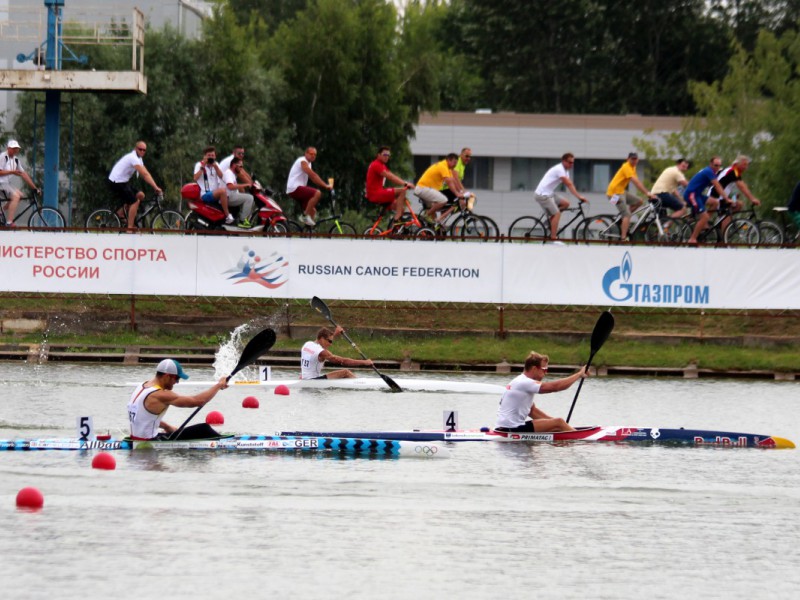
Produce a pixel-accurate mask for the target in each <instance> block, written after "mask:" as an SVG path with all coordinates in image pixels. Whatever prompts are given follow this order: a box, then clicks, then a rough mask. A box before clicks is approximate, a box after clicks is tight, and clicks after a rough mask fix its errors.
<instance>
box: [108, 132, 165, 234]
mask: <svg viewBox="0 0 800 600" xmlns="http://www.w3.org/2000/svg"><path fill="white" fill-rule="evenodd" d="M145 152H147V144H145V143H144V142H143V141H142V140H139V141H138V142H136V143H135V144H134V145H133V150H131V151H130V152H129V153H128V154H126V155H125V156H123V157H122V158H120V159H119V160H118V161H117V162H116V164H115V165H114V168H112V169H111V173H109V175H108V185H109V187H110V188H111V192H112V193H113V194H114V196H115V197H116V198H117V199H118V200H119V201H120V202H121V203H122V209H123V210H126V211H127V215H126V216H127V218H128V231H132V230H133V229H136V213H137V211H138V210H139V203H140V202H141V201H142V200H143V199H144V192H142V191H141V190H140V191H137V190H135V189H134V188H133V186H132V185H131V179H133V176H134V175H136V174H138V175H139V176H141V178H142V179H144V180H145V181H146V182H147V184H148V185H149V186H150V187H152V188H153V189H154V190H155V192H156V194H161V193H163V192H162V191H161V188H160V187H158V185H157V184H156V182H155V180H154V179H153V176H152V175H150V171H148V170H147V169H146V168H145V166H144V154H145ZM118 214H121V213H119V212H118Z"/></svg>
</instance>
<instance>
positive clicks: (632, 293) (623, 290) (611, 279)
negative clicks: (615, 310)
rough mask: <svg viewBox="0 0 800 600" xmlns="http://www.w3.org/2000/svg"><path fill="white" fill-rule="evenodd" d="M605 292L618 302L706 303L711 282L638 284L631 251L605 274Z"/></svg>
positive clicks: (684, 304) (683, 304)
mask: <svg viewBox="0 0 800 600" xmlns="http://www.w3.org/2000/svg"><path fill="white" fill-rule="evenodd" d="M603 292H605V295H606V296H608V297H609V298H611V299H612V300H615V301H617V302H632V303H634V304H640V305H641V304H645V305H646V304H671V305H678V306H687V305H700V304H702V305H705V304H708V302H709V295H710V290H709V287H708V286H707V285H691V284H679V283H678V284H676V283H637V282H636V280H635V279H634V278H633V259H632V258H631V255H630V253H629V252H626V253H625V254H624V256H623V257H622V261H621V262H620V264H619V266H618V267H611V268H610V269H609V270H608V271H606V272H605V275H603Z"/></svg>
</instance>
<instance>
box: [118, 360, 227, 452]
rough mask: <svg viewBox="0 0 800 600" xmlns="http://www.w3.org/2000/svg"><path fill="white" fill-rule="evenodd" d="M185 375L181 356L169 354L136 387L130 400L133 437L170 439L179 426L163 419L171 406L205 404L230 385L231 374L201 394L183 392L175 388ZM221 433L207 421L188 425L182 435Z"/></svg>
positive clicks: (183, 437) (187, 406)
mask: <svg viewBox="0 0 800 600" xmlns="http://www.w3.org/2000/svg"><path fill="white" fill-rule="evenodd" d="M181 379H189V376H188V375H187V374H186V373H185V372H184V370H183V367H181V364H180V363H179V362H178V361H177V360H173V359H171V358H165V359H164V360H162V361H161V362H160V363H158V366H157V367H156V375H155V377H153V378H152V379H150V380H149V381H145V382H144V383H142V384H140V385H139V386H138V387H137V388H136V389H135V390H134V391H133V394H131V399H130V400H129V401H128V419H129V420H130V424H131V439H136V440H153V439H167V438H168V437H169V435H170V434H171V433H173V432H174V431H175V430H176V429H177V428H176V427H173V426H172V425H169V424H168V423H165V422H164V421H162V420H161V419H162V418H163V417H164V413H166V412H167V409H168V408H169V407H170V406H177V407H180V408H196V407H198V406H205V405H206V404H207V403H208V402H210V401H211V399H212V398H213V397H214V396H216V395H217V392H218V391H220V390H224V389H225V388H227V387H228V382H227V381H226V379H227V378H226V377H222V378H221V379H220V380H219V381H218V382H217V383H216V384H214V385H213V386H211V387H210V388H208V389H207V390H205V391H203V392H200V393H199V394H195V395H194V396H181V395H180V394H176V393H175V392H173V391H172V388H173V387H174V386H175V384H176V383H178V382H179V381H180V380H181ZM219 435H220V434H219V433H218V432H216V431H215V430H214V429H212V428H211V427H210V426H209V425H207V424H206V423H200V424H197V425H190V426H189V427H186V428H184V430H183V431H182V432H181V434H180V436H179V439H181V440H191V439H202V438H213V437H218V436H219Z"/></svg>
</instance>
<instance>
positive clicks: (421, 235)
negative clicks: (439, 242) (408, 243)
mask: <svg viewBox="0 0 800 600" xmlns="http://www.w3.org/2000/svg"><path fill="white" fill-rule="evenodd" d="M414 237H415V238H417V239H418V240H425V241H427V242H432V241H433V240H435V239H436V232H435V231H434V230H433V229H431V228H430V227H421V228H420V229H418V230H417V232H416V233H415V234H414Z"/></svg>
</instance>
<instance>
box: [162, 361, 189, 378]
mask: <svg viewBox="0 0 800 600" xmlns="http://www.w3.org/2000/svg"><path fill="white" fill-rule="evenodd" d="M156 373H166V374H167V375H177V376H178V377H180V378H181V379H189V376H188V375H187V374H186V373H185V372H184V370H183V367H181V363H179V362H178V361H177V360H172V359H171V358H165V359H164V360H162V361H161V362H160V363H158V366H157V367H156Z"/></svg>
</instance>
